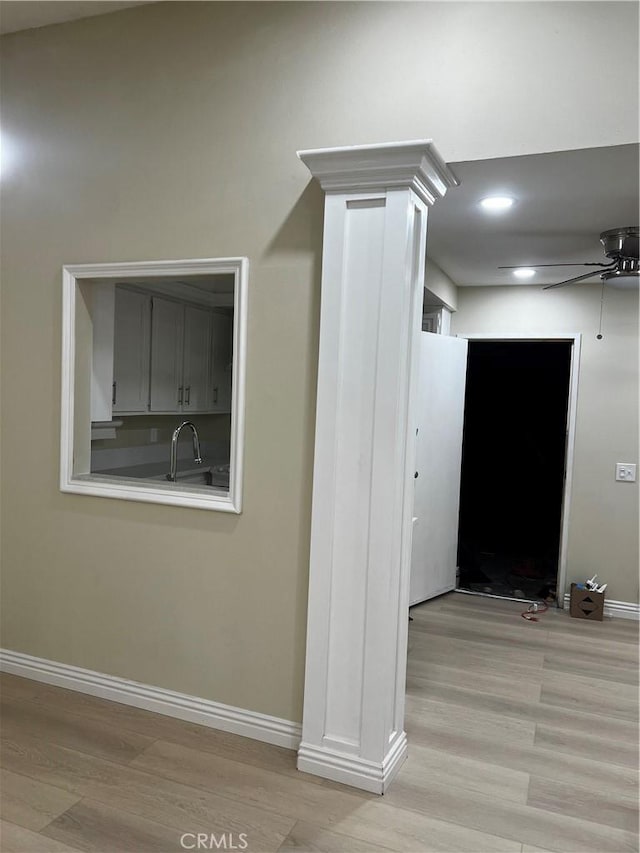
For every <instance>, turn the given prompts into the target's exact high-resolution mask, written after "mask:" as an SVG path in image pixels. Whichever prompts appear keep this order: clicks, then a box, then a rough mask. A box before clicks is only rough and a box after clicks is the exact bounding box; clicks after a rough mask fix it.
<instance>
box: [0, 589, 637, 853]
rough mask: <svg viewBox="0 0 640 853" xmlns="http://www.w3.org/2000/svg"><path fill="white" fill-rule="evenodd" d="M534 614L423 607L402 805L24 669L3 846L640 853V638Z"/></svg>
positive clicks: (449, 602) (5, 690)
mask: <svg viewBox="0 0 640 853" xmlns="http://www.w3.org/2000/svg"><path fill="white" fill-rule="evenodd" d="M521 609H522V608H521V605H518V604H515V603H512V602H502V601H496V600H490V599H479V598H472V597H468V596H463V595H457V594H451V595H448V596H444V597H442V598H440V599H437V600H435V601H433V602H429V603H428V604H426V605H422V606H420V607H418V608H414V610H413V616H414V621H413V622H412V623H411V625H410V635H409V644H410V652H409V673H408V683H407V732H408V735H409V742H410V755H409V758H408V760H407V762H406V763H405V765H404V766H403V768H402V769H401V771H400V773H399V775H398V777H397V778H396V780H395V782H394V783H393V785H392V786H391V789H390V790H389V792H388V793H387V794H386V795H385V796H384V797H376V796H373V795H369V794H365V793H360V792H358V791H355V790H353V789H351V788H347V787H344V786H341V785H336V784H333V783H328V782H324V781H322V780H318V779H315V778H314V777H311V776H306V775H303V774H300V773H298V772H297V771H296V769H295V756H294V753H292V752H290V751H288V750H285V749H280V748H277V747H272V746H268V745H265V744H261V743H258V742H256V741H250V740H246V739H244V738H240V737H237V736H234V735H227V734H224V733H220V732H216V731H213V730H211V729H207V728H202V727H200V726H196V725H192V724H189V723H183V722H181V721H178V720H173V719H170V718H168V717H162V716H159V715H156V714H152V713H148V712H146V711H140V710H137V709H134V708H129V707H127V706H125V705H119V704H114V703H110V702H106V701H103V700H101V699H95V698H92V697H88V696H83V695H81V694H78V693H72V692H70V691H66V690H60V689H57V688H53V687H48V686H46V685H42V684H38V683H36V682H33V681H28V680H25V679H20V678H16V677H14V676H7V675H5V676H3V677H2V711H3V726H2V779H1V783H2V817H3V824H2V841H1V850H2V851H3V853H11V851H26V853H49V851H51V853H58V851H60V853H62V851H69V850H87V851H96V853H117V851H135V853H145V851H149V853H169V851H179V850H182V849H185V848H183V847H181V845H180V837H181V835H182V834H183V833H206V834H207V835H209V836H210V835H212V834H213V835H215V836H216V840H217V841H218V842H220V840H221V836H222V834H223V833H227V835H226V843H227V849H230V844H231V842H233V843H234V844H235V845H236V849H242V846H243V844H244V840H245V837H246V841H247V843H248V848H247V849H248V850H249V851H252V852H253V853H258V851H262V853H267V851H278V850H281V851H329V853H369V852H370V853H375V851H378V850H380V851H382V850H395V851H415V853H426V852H427V851H451V853H462V851H465V852H466V853H485V852H486V853H488V851H505V853H535V851H540V850H548V851H576V853H577V851H580V852H581V851H585V853H586V851H594V853H605V851H626V850H637V849H638V848H637V840H638V812H637V794H638V787H637V769H638V752H637V744H638V737H637V735H638V726H637V719H638V716H637V715H638V701H637V700H638V693H637V689H638V688H637V681H638V625H637V623H633V622H630V621H627V620H615V621H612V620H607V621H606V622H604V623H593V624H592V623H589V622H585V621H582V620H577V619H570V618H569V617H568V615H567V614H566V613H564V612H555V611H554V612H548V613H546V614H545V615H543V616H542V618H541V621H540V622H539V623H537V624H534V623H528V622H526V621H525V620H524V619H522V618H521V617H520V616H519V613H520V610H521ZM241 833H244V834H245V835H242V836H241ZM185 841H186V844H187V845H192V844H194V843H195V842H194V838H193V836H189V837H187V838H186V839H185ZM213 849H215V847H213ZM221 849H224V848H221Z"/></svg>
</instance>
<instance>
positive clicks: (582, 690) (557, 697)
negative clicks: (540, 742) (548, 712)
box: [540, 672, 638, 722]
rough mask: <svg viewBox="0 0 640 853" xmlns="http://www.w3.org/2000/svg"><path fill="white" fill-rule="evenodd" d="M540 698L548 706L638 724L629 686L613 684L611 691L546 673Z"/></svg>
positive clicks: (595, 681) (594, 681)
mask: <svg viewBox="0 0 640 853" xmlns="http://www.w3.org/2000/svg"><path fill="white" fill-rule="evenodd" d="M540 696H541V701H542V702H545V703H546V704H548V705H560V706H561V707H563V708H569V709H571V710H574V709H575V710H578V711H590V712H592V713H596V714H600V715H602V716H612V717H618V718H620V719H623V720H632V721H634V722H635V721H637V720H638V691H637V689H636V688H635V687H633V686H632V685H630V684H617V685H616V687H615V689H613V690H612V688H611V684H610V683H609V682H608V681H601V680H599V679H597V678H588V677H584V676H577V675H568V674H566V673H556V672H546V673H545V674H544V676H543V679H542V692H541V694H540Z"/></svg>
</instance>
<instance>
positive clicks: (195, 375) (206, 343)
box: [182, 305, 213, 413]
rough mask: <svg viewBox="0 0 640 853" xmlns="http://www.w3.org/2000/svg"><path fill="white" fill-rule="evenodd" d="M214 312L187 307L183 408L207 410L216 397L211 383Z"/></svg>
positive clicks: (187, 411) (189, 411)
mask: <svg viewBox="0 0 640 853" xmlns="http://www.w3.org/2000/svg"><path fill="white" fill-rule="evenodd" d="M211 317H212V315H211V312H210V311H206V310H204V309H202V308H195V307H192V306H191V305H186V306H185V309H184V372H183V385H184V395H183V404H182V411H183V412H185V413H192V412H207V411H210V410H211V405H212V401H213V393H212V385H211Z"/></svg>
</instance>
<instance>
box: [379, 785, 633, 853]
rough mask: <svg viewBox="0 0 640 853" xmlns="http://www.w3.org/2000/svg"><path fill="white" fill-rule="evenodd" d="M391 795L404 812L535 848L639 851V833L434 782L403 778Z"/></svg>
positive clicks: (568, 852)
mask: <svg viewBox="0 0 640 853" xmlns="http://www.w3.org/2000/svg"><path fill="white" fill-rule="evenodd" d="M385 796H387V795H385ZM388 796H389V797H393V799H394V801H395V803H396V804H397V803H398V802H400V801H401V802H402V804H403V805H402V809H404V810H406V809H413V810H415V811H418V812H420V813H422V814H426V815H429V817H431V818H436V819H438V820H442V821H448V822H451V823H456V824H458V825H462V826H466V827H468V828H469V829H473V830H475V831H478V832H482V833H485V834H487V835H500V836H501V837H503V838H507V839H511V840H513V841H514V842H518V843H522V838H523V837H525V838H528V839H529V840H530V841H531V842H532V843H533V844H534V845H540V846H544V847H547V848H548V849H549V850H557V851H562V853H620V851H635V850H636V849H637V846H636V845H637V836H636V834H635V833H632V832H626V831H623V830H620V829H614V828H612V827H611V826H604V825H603V824H598V823H594V822H590V821H587V820H583V819H578V818H574V817H571V816H568V815H567V814H561V815H560V814H556V813H555V812H552V811H549V810H544V809H538V808H534V807H532V806H530V805H523V804H521V803H516V802H512V801H503V800H499V799H497V798H495V797H492V796H486V795H485V794H481V793H478V792H476V791H469V790H466V789H461V788H457V787H455V786H453V785H447V784H443V783H440V782H438V781H435V780H430V781H429V782H427V783H426V784H415V783H414V782H413V781H406V780H404V779H401V778H398V779H396V782H395V784H394V785H393V786H392V787H391V789H390V791H389V795H388Z"/></svg>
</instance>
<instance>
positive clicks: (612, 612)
mask: <svg viewBox="0 0 640 853" xmlns="http://www.w3.org/2000/svg"><path fill="white" fill-rule="evenodd" d="M570 597H571V596H570V594H569V593H568V592H565V594H564V607H565V610H568V609H569V599H570ZM604 615H605V616H616V617H617V618H618V619H636V620H638V619H640V604H636V603H635V602H634V601H613V600H611V599H609V598H605V600H604Z"/></svg>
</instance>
